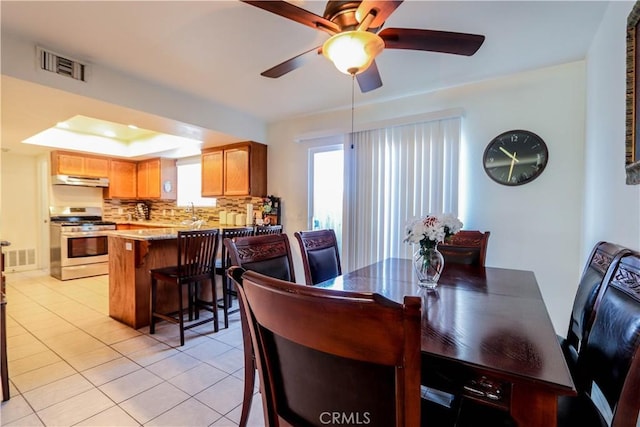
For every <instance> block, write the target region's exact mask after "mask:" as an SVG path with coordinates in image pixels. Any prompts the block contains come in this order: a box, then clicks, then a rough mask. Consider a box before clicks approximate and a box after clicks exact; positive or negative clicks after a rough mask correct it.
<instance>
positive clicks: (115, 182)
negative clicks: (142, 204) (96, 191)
mask: <svg viewBox="0 0 640 427" xmlns="http://www.w3.org/2000/svg"><path fill="white" fill-rule="evenodd" d="M136 176H137V166H136V163H135V162H128V161H125V160H111V164H110V168H109V188H108V189H107V191H105V197H106V198H121V199H135V198H136V196H137V194H138V193H137V189H136Z"/></svg>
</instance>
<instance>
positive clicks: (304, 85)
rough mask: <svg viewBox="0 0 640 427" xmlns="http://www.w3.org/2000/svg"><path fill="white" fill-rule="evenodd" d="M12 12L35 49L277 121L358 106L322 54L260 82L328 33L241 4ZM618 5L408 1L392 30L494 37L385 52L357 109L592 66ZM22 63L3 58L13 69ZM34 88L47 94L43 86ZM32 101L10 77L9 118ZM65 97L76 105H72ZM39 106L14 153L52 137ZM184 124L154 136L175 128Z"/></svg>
mask: <svg viewBox="0 0 640 427" xmlns="http://www.w3.org/2000/svg"><path fill="white" fill-rule="evenodd" d="M294 3H296V4H297V5H298V6H300V7H303V8H305V9H308V10H310V11H312V12H315V13H317V14H322V12H323V10H324V6H325V2H317V1H298V2H294ZM0 7H1V19H2V28H1V29H2V35H3V37H4V36H5V35H11V36H12V37H18V38H20V39H23V40H28V41H32V42H33V43H34V45H38V46H42V47H45V48H48V49H51V50H53V51H55V52H58V53H61V54H65V55H68V56H69V57H72V58H75V59H78V60H81V61H86V62H87V63H89V64H94V66H100V67H108V68H110V69H113V70H116V71H118V72H122V73H124V74H126V75H131V76H135V77H138V78H143V79H145V80H147V81H149V82H152V83H154V84H158V85H162V86H165V87H169V88H172V89H175V90H178V91H181V92H185V93H188V94H191V95H193V96H197V97H203V98H206V99H208V100H210V101H211V102H215V103H217V104H221V105H226V106H228V107H229V108H231V109H234V110H236V111H241V112H244V113H246V114H248V115H251V116H253V117H255V118H256V119H258V120H263V121H264V122H267V123H268V122H273V121H278V120H283V119H287V118H291V117H295V116H299V115H306V114H312V113H314V112H320V111H325V110H331V109H340V108H347V107H348V105H349V103H350V102H351V78H350V77H349V76H346V75H344V74H341V73H340V72H338V71H337V70H336V69H335V68H334V67H333V65H332V64H331V63H329V62H328V61H327V60H326V59H325V58H324V57H322V56H318V57H317V58H315V59H313V60H312V61H311V62H310V63H308V64H307V65H305V66H303V67H302V68H300V69H297V70H295V71H293V72H291V73H289V74H287V75H285V76H283V77H280V78H278V79H269V78H265V77H262V76H260V72H262V71H264V70H266V69H268V68H270V67H272V66H274V65H276V64H278V63H280V62H282V61H284V60H286V59H288V58H290V57H292V56H295V55H297V54H299V53H302V52H304V51H306V50H308V49H310V48H313V47H314V46H318V45H321V44H322V42H323V41H324V40H325V39H326V38H327V37H328V35H327V34H324V33H321V32H319V31H315V30H313V29H311V28H308V27H305V26H303V25H300V24H298V23H296V22H292V21H289V20H286V19H284V18H282V17H279V16H276V15H273V14H270V13H267V12H265V11H262V10H259V9H257V8H255V7H252V6H249V5H247V4H244V3H241V2H238V1H194V2H189V1H157V2H155V1H139V2H129V1H99V2H94V1H86V2H62V1H43V2H32V1H6V0H3V1H2V2H1V3H0ZM606 7H607V2H599V1H585V2H580V1H411V0H408V1H405V2H404V3H403V4H401V5H400V6H399V7H398V9H397V10H396V11H395V12H394V13H393V14H392V15H391V17H390V18H389V19H388V20H387V22H386V23H385V27H404V28H426V29H434V30H445V31H456V32H468V33H476V34H483V35H485V37H486V40H485V42H484V44H483V46H482V47H481V48H480V50H479V51H478V52H477V53H476V54H475V55H474V56H472V57H464V56H455V55H446V54H439V53H428V52H418V51H403V50H385V51H384V52H382V54H381V55H380V56H379V57H378V58H377V60H376V61H377V64H378V68H379V70H380V74H381V76H382V81H383V87H381V88H380V89H376V90H374V91H372V92H368V93H366V94H361V93H359V92H358V91H356V103H357V104H366V103H372V102H379V101H382V100H385V99H394V98H399V97H404V96H408V95H412V94H416V93H423V92H431V91H436V90H438V89H442V88H444V87H451V86H456V85H460V84H464V83H468V82H473V81H479V80H484V79H490V78H494V77H498V76H503V75H507V74H511V73H515V72H520V71H525V70H531V69H536V68H541V67H546V66H551V65H556V64H562V63H566V62H571V61H576V60H580V59H584V58H585V56H586V54H587V50H588V47H589V45H590V43H591V40H592V39H593V36H594V34H595V31H596V30H597V28H598V25H599V23H600V21H601V19H602V16H603V14H604V12H605V10H606ZM10 60H11V58H8V57H6V56H5V52H4V50H3V52H2V63H3V64H4V63H6V61H10ZM13 83H16V82H14V81H13V80H11V81H10V84H13ZM7 84H9V83H7ZM5 88H6V89H8V90H5ZM21 89H25V88H21ZM26 92H32V93H31V95H29V96H34V97H37V96H39V95H38V92H39V89H38V88H29V89H28V90H26ZM24 93H25V90H20V91H16V90H11V88H8V87H6V86H5V81H4V80H3V90H2V98H3V99H2V106H3V110H6V109H7V108H8V109H11V108H12V105H13V103H12V102H11V101H12V100H11V99H10V98H9V97H10V96H24ZM60 95H61V96H65V97H66V96H67V95H68V94H67V93H65V92H61V94H60ZM68 96H71V97H72V98H73V99H72V100H70V101H69V105H73V104H74V103H77V102H80V100H79V97H78V96H72V95H68ZM58 101H59V102H61V104H64V103H65V101H64V99H62V100H58ZM88 101H90V102H94V103H95V102H96V101H95V100H92V101H91V100H88ZM30 105H31V107H30V111H9V112H7V114H6V115H5V111H3V123H2V126H3V148H4V147H5V145H7V144H12V143H14V141H15V139H16V138H21V137H23V136H24V135H28V134H29V133H30V132H32V134H35V133H37V132H39V131H41V130H43V123H42V122H43V120H42V119H38V117H39V116H40V117H41V116H43V115H46V113H45V112H40V111H38V109H45V108H51V103H50V102H41V103H40V102H32V103H30ZM104 107H105V108H107V109H110V108H115V109H117V106H111V105H109V106H106V105H105V106H104ZM93 110H95V111H96V114H97V115H100V107H99V106H97V105H94V106H93ZM78 113H80V112H78V111H76V112H75V113H71V114H69V117H71V116H73V115H74V114H78ZM130 113H131V112H130ZM133 113H134V115H135V114H140V113H139V112H137V113H136V112H133ZM107 116H110V117H115V116H116V114H111V115H107ZM6 117H10V118H11V120H10V122H6V121H7V120H6V119H5V118H6ZM105 117H106V116H103V117H99V118H105ZM154 119H157V120H158V122H162V121H163V118H157V117H156V118H154ZM152 121H153V120H152ZM177 125H180V124H176V123H164V124H158V125H157V126H156V125H154V127H153V128H150V127H148V126H147V128H149V129H153V130H157V131H162V132H166V131H167V129H168V130H170V129H171V127H172V126H177ZM7 126H8V127H9V128H6V127H7ZM47 126H50V124H48V125H47ZM13 127H19V129H13ZM45 127H46V126H45ZM162 127H164V128H165V129H162ZM194 132H196V133H207V132H211V135H210V139H215V140H216V141H218V140H219V141H222V142H224V141H230V140H233V139H234V136H233V135H218V134H216V129H205V130H202V129H195V130H194ZM7 136H8V138H7Z"/></svg>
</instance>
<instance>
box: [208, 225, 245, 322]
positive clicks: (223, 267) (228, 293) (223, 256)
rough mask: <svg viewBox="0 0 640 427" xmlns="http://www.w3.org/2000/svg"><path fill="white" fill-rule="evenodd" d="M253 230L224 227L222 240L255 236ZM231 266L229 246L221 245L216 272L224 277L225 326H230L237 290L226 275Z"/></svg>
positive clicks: (223, 304) (223, 303) (223, 310)
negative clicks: (232, 298)
mask: <svg viewBox="0 0 640 427" xmlns="http://www.w3.org/2000/svg"><path fill="white" fill-rule="evenodd" d="M253 232H254V231H253V227H235V228H223V229H222V233H221V234H222V235H221V238H220V241H221V242H224V239H233V238H235V237H246V236H253ZM229 267H231V260H230V259H229V254H228V253H227V248H226V247H225V246H224V245H221V249H220V260H219V261H216V274H219V275H220V276H221V277H222V313H223V316H224V327H225V328H228V327H229V309H230V308H231V306H232V301H231V297H232V296H233V295H235V291H234V290H233V289H231V282H230V281H229V278H228V277H227V276H226V271H227V269H228V268H229Z"/></svg>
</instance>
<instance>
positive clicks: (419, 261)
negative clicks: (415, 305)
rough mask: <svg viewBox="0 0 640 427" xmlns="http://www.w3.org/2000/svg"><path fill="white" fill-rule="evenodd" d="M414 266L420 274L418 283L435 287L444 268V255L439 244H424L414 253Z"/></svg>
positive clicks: (417, 273)
mask: <svg viewBox="0 0 640 427" xmlns="http://www.w3.org/2000/svg"><path fill="white" fill-rule="evenodd" d="M413 267H414V269H415V271H416V275H417V276H418V285H419V286H420V287H423V288H427V289H435V288H436V287H437V286H438V279H439V278H440V275H441V274H442V270H443V269H444V257H443V256H442V254H441V253H440V252H439V251H438V245H437V244H435V245H433V246H424V247H421V248H420V249H418V250H417V251H416V252H415V253H414V254H413Z"/></svg>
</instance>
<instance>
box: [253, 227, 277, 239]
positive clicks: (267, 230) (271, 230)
mask: <svg viewBox="0 0 640 427" xmlns="http://www.w3.org/2000/svg"><path fill="white" fill-rule="evenodd" d="M254 234H255V235H256V236H261V235H263V234H282V225H258V226H256V230H255V233H254Z"/></svg>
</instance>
